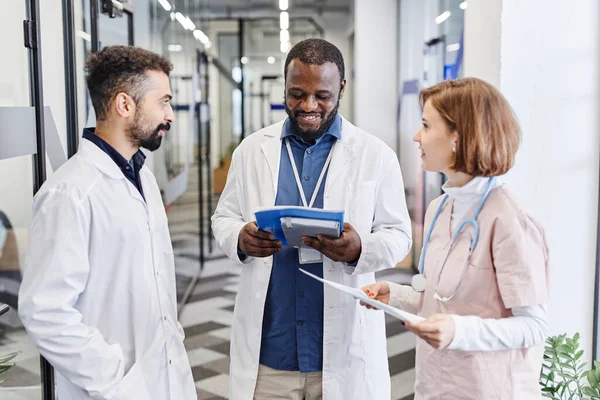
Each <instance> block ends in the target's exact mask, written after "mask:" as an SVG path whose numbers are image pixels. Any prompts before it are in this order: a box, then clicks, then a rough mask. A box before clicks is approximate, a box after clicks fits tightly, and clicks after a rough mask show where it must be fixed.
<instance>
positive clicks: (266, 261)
mask: <svg viewBox="0 0 600 400" xmlns="http://www.w3.org/2000/svg"><path fill="white" fill-rule="evenodd" d="M263 261H264V262H265V264H268V263H269V262H270V261H271V259H270V258H269V257H267V258H264V259H263Z"/></svg>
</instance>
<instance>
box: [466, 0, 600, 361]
mask: <svg viewBox="0 0 600 400" xmlns="http://www.w3.org/2000/svg"><path fill="white" fill-rule="evenodd" d="M469 7H471V5H469ZM599 11H600V9H599V3H598V1H597V0H580V1H578V2H577V6H576V7H575V6H574V5H573V4H570V3H566V2H563V1H558V0H553V1H544V0H531V1H518V0H504V4H503V14H502V36H501V37H502V58H501V89H502V91H503V92H504V94H505V95H506V97H507V98H508V100H509V102H510V103H511V104H512V106H513V108H514V110H515V112H516V114H517V116H518V117H519V119H520V122H521V127H522V130H523V143H522V147H521V149H520V151H519V153H518V155H517V160H516V164H515V167H514V168H513V170H512V171H511V172H510V173H509V175H508V176H507V177H506V179H507V182H508V183H509V184H510V185H511V186H512V187H513V189H514V190H515V191H516V193H517V194H518V195H519V196H520V197H521V198H522V199H523V200H524V202H525V203H526V204H527V205H528V206H529V208H530V210H531V211H532V212H533V213H534V215H536V216H537V217H539V218H540V219H541V222H542V223H543V225H544V227H545V229H546V233H547V236H548V241H549V246H550V256H551V260H552V293H551V299H550V330H551V334H559V333H563V332H566V333H568V334H573V333H575V332H580V333H581V335H582V339H581V342H582V344H583V348H584V349H585V351H586V358H587V361H589V360H590V358H591V348H592V315H593V303H594V270H595V263H596V229H597V222H598V220H597V204H598V171H599V161H598V158H599V157H598V153H599V149H600V137H599V134H598V128H599V126H598V117H597V114H598V105H599V104H598V97H599V96H598V95H599V90H598V89H599V88H598V71H599V68H600V65H599V59H598V56H599V49H598V33H599V31H598V24H599V22H600V20H599V15H600V14H599Z"/></svg>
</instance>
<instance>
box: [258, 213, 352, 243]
mask: <svg viewBox="0 0 600 400" xmlns="http://www.w3.org/2000/svg"><path fill="white" fill-rule="evenodd" d="M254 215H255V216H256V224H257V225H258V229H262V230H264V231H267V232H272V233H273V234H274V235H275V239H277V240H281V243H282V244H283V245H284V246H287V245H288V242H287V240H286V237H285V233H284V229H283V227H282V225H281V219H282V218H285V217H292V218H303V219H304V218H305V219H313V220H321V221H337V222H338V223H339V234H341V233H342V230H343V229H344V212H343V211H332V210H323V209H320V208H307V207H297V206H276V207H271V208H269V209H265V210H261V211H257V212H256V213H254Z"/></svg>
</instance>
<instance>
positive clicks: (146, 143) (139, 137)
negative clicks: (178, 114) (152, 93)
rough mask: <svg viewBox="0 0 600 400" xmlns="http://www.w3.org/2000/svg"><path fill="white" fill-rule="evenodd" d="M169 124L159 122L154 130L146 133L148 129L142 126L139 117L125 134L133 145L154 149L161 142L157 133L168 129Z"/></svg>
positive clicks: (169, 127) (156, 148)
mask: <svg viewBox="0 0 600 400" xmlns="http://www.w3.org/2000/svg"><path fill="white" fill-rule="evenodd" d="M169 129H171V124H160V125H158V126H157V127H156V129H154V131H153V132H152V133H150V134H148V133H147V132H148V129H147V128H146V127H144V126H143V124H142V123H141V121H140V119H139V118H136V119H135V121H134V123H133V125H132V126H131V127H130V128H129V131H128V132H127V136H128V137H129V140H130V141H131V143H132V144H133V145H134V146H135V147H143V148H144V149H148V150H150V151H156V150H158V148H159V147H160V145H161V143H162V137H160V136H159V135H158V133H159V132H160V131H162V130H164V131H168V130H169Z"/></svg>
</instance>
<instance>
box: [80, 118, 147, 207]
mask: <svg viewBox="0 0 600 400" xmlns="http://www.w3.org/2000/svg"><path fill="white" fill-rule="evenodd" d="M95 131H96V130H95V128H85V129H84V130H83V138H84V139H87V140H89V141H90V142H92V143H94V144H95V145H96V146H98V147H99V148H100V149H101V150H102V151H104V152H105V153H106V154H108V155H109V157H110V158H112V160H113V161H114V162H115V163H116V164H117V166H118V167H119V169H120V170H121V171H123V174H124V175H125V177H126V178H127V179H128V180H129V182H131V183H132V184H133V186H135V187H136V189H137V190H138V191H139V192H140V194H141V195H142V197H143V198H144V200H145V199H146V198H145V197H144V190H143V189H142V181H141V179H140V170H141V169H142V167H143V166H144V162H145V161H146V155H145V154H144V153H143V152H142V151H141V150H138V151H137V153H135V154H134V155H133V157H132V158H131V160H129V161H127V160H126V159H125V157H123V156H122V155H121V153H119V152H118V151H117V150H115V148H114V147H112V146H111V145H110V144H108V143H107V142H106V141H105V140H104V139H102V138H101V137H100V136H98V135H96V133H95Z"/></svg>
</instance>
